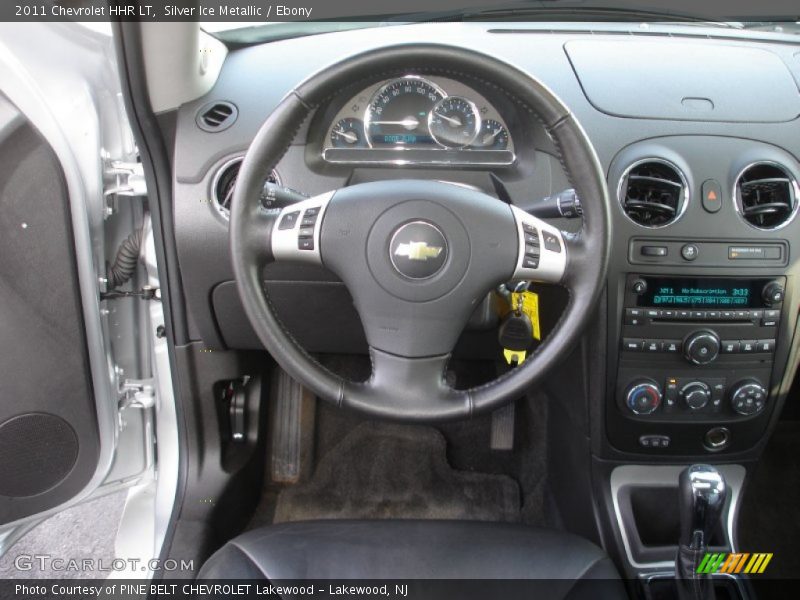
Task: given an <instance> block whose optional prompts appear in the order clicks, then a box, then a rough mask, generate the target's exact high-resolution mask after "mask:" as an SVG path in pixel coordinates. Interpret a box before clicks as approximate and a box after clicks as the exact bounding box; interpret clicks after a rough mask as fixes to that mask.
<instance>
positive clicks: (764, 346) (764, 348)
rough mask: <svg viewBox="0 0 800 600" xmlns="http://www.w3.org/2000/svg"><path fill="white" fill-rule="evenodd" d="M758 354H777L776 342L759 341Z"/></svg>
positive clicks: (757, 344) (757, 345)
mask: <svg viewBox="0 0 800 600" xmlns="http://www.w3.org/2000/svg"><path fill="white" fill-rule="evenodd" d="M756 352H775V340H758V342H757V343H756Z"/></svg>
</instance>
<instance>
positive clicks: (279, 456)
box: [270, 368, 316, 483]
mask: <svg viewBox="0 0 800 600" xmlns="http://www.w3.org/2000/svg"><path fill="white" fill-rule="evenodd" d="M272 394H273V396H272V397H273V398H274V402H273V411H272V423H271V430H272V431H271V433H272V435H271V437H272V452H271V456H272V459H271V461H270V476H271V479H272V481H274V482H276V483H297V482H298V481H300V478H301V476H302V474H303V473H304V472H307V467H308V465H309V463H310V461H311V451H312V448H311V446H312V444H313V431H314V405H315V402H316V398H315V396H314V394H312V393H311V392H310V391H308V390H307V389H305V388H304V387H303V386H302V385H300V384H299V383H298V382H296V381H295V380H294V379H292V378H291V377H290V376H289V374H288V373H287V372H286V371H284V370H283V369H281V368H276V372H275V376H274V378H273V386H272ZM304 432H307V435H304Z"/></svg>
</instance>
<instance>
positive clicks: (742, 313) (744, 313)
mask: <svg viewBox="0 0 800 600" xmlns="http://www.w3.org/2000/svg"><path fill="white" fill-rule="evenodd" d="M736 318H737V319H742V320H747V319H749V318H750V311H749V310H737V311H736Z"/></svg>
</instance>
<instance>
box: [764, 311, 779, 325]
mask: <svg viewBox="0 0 800 600" xmlns="http://www.w3.org/2000/svg"><path fill="white" fill-rule="evenodd" d="M780 316H781V311H779V310H765V311H764V318H763V319H762V321H761V326H762V327H775V326H776V325H777V324H778V319H779V318H780Z"/></svg>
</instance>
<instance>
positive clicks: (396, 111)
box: [364, 77, 446, 147]
mask: <svg viewBox="0 0 800 600" xmlns="http://www.w3.org/2000/svg"><path fill="white" fill-rule="evenodd" d="M445 96H446V94H445V93H444V92H443V91H442V90H441V89H440V88H439V87H438V86H436V85H434V84H433V83H431V82H430V81H427V80H426V79H422V78H421V77H403V78H401V79H395V80H394V81H391V82H389V83H387V84H386V85H385V86H383V87H382V88H381V89H379V90H378V91H377V92H376V93H375V95H374V96H373V97H372V100H371V101H370V103H369V107H368V108H367V114H366V117H365V119H364V121H365V125H366V130H367V136H368V140H369V143H370V145H372V146H398V147H403V146H416V145H424V144H433V143H435V142H434V139H433V137H432V136H431V132H430V129H429V128H428V115H429V114H430V112H431V109H432V108H433V107H434V106H435V105H436V104H437V103H438V102H439V101H440V100H442V99H443V98H444V97H445Z"/></svg>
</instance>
